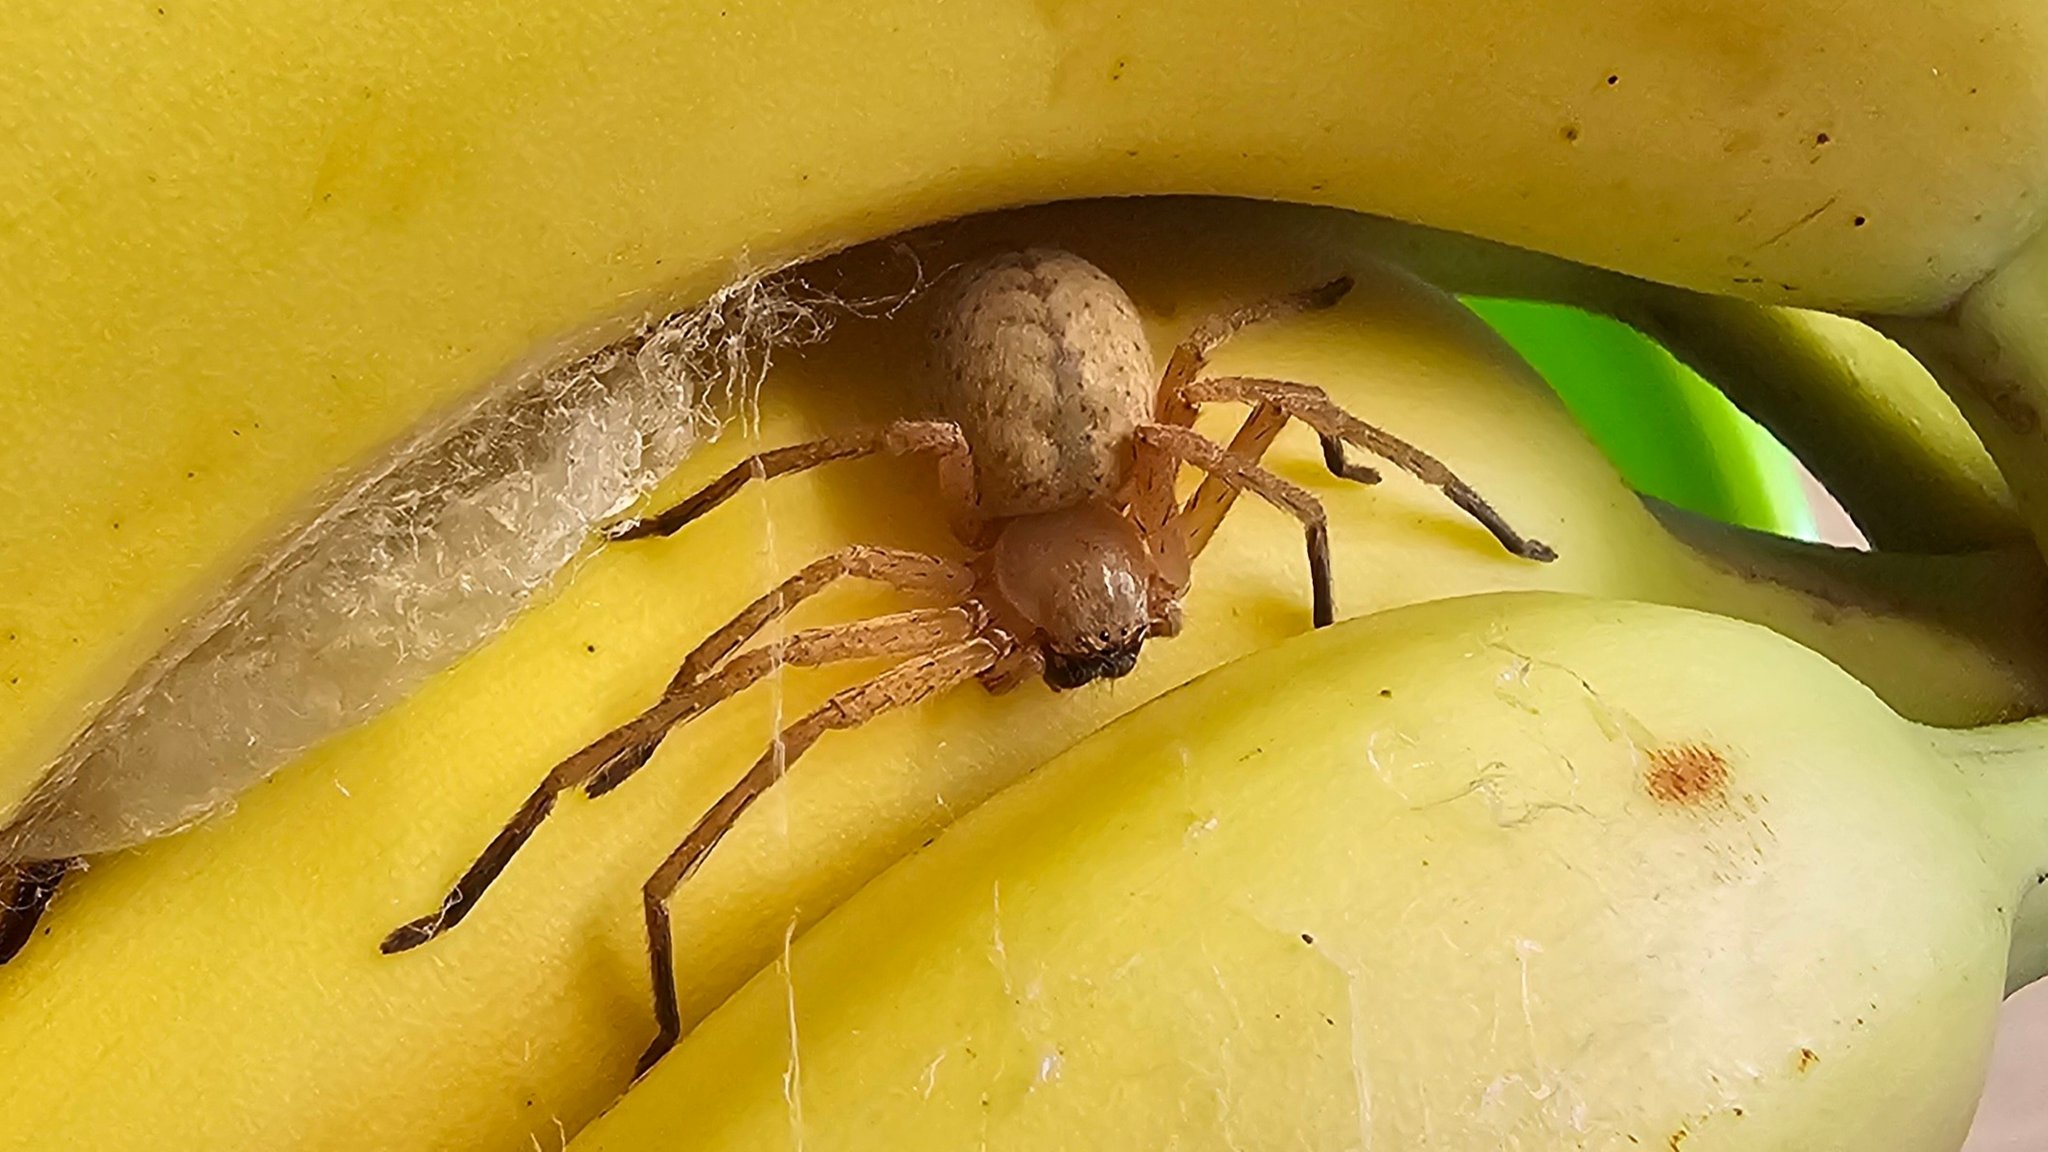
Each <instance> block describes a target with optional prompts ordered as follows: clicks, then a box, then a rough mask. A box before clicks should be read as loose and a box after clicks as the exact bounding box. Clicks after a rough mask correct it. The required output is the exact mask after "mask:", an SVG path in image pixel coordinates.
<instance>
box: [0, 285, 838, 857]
mask: <svg viewBox="0 0 2048 1152" xmlns="http://www.w3.org/2000/svg"><path fill="white" fill-rule="evenodd" d="M828 326H829V320H828V318H827V316H826V313H825V311H824V310H823V309H821V308H820V307H819V306H818V305H817V304H816V303H815V302H812V303H806V302H804V301H801V300H799V299H798V298H797V297H796V296H795V295H794V294H792V292H791V291H790V290H789V286H788V285H786V284H779V283H776V282H774V281H771V280H764V279H761V278H749V279H745V280H741V281H739V282H737V283H735V284H734V285H732V286H730V287H728V288H727V289H725V290H724V291H722V292H720V293H719V294H717V295H716V296H713V297H712V298H711V299H710V300H709V301H708V302H707V303H706V304H704V305H703V306H702V307H699V308H696V309H692V310H689V311H684V312H678V313H672V314H670V315H668V316H666V317H663V318H660V319H658V320H653V321H650V322H648V323H645V324H643V325H641V326H640V327H639V328H638V330H636V331H635V332H633V333H632V334H631V335H629V336H627V337H625V338H623V339H620V340H617V341H614V342H612V343H611V344H609V345H607V346H605V347H604V348H602V349H600V350H598V351H597V352H594V353H591V354H588V355H584V356H581V357H578V358H575V359H573V360H569V361H567V362H563V363H557V364H555V365H553V366H550V367H545V368H541V369H537V370H531V371H525V372H520V373H515V374H513V375H510V376H508V377H506V378H505V379H503V380H502V381H501V382H500V383H499V384H498V385H496V386H495V387H492V388H490V389H488V390H487V391H486V392H485V393H484V394H483V395H482V396H480V397H479V398H478V399H476V400H475V401H473V402H471V403H469V404H467V405H466V406H464V407H463V408H462V409H460V410H459V411H456V412H454V413H452V414H451V415H449V416H448V417H446V418H444V419H442V420H440V421H439V422H437V423H435V424H434V425H432V426H431V427H428V428H427V429H425V430H424V431H421V432H419V433H417V434H416V435H414V436H412V437H411V438H410V439H408V440H407V441H405V442H403V443H401V444H399V445H398V446H396V447H395V448H393V449H392V450H390V451H389V452H387V453H386V454H385V455H384V456H383V457H382V458H381V459H379V460H378V461H376V462H375V463H373V464H372V465H371V466H370V467H368V468H366V469H364V470H362V471H360V472H358V473H356V474H355V475H354V476H352V477H350V478H348V479H347V480H346V481H345V482H344V483H343V484H342V485H341V486H340V487H339V489H338V492H337V494H336V495H334V496H332V497H331V498H329V499H327V500H325V501H323V502H322V504H321V506H320V507H319V508H318V510H317V511H315V512H314V513H313V514H312V515H311V516H309V517H308V518H306V519H304V520H302V521H301V522H300V523H299V524H298V526H297V527H296V528H295V529H294V530H293V531H291V532H290V533H289V534H287V535H285V536H283V537H282V538H281V539H279V540H278V542H277V543H276V545H275V546H274V547H272V548H270V549H268V550H267V551H266V552H265V554H264V555H262V556H261V557H259V558H257V559H256V560H255V561H254V562H253V563H252V564H250V565H249V566H248V567H247V568H245V569H244V571H243V573H242V575H241V576H239V577H238V578H237V579H236V580H235V581H234V582H233V583H232V584H231V585H230V587H229V588H228V589H227V591H226V592H225V593H223V594H222V595H221V596H220V597H219V598H218V599H216V600H215V601H214V603H213V604H212V605H211V607H210V608H208V609H207V610H205V611H203V612H202V613H200V614H199V615H198V616H196V617H195V618H194V619H193V620H192V621H191V622H190V623H189V624H187V625H186V626H185V627H184V628H183V629H182V630H181V631H180V633H179V634H178V635H177V636H176V637H174V638H173V640H172V641H171V642H170V643H169V644H168V645H167V646H166V647H165V648H164V649H163V650H162V651H161V652H159V653H158V654H157V656H156V657H155V658H154V659H152V660H151V661H150V662H149V663H148V664H147V665H145V666H144V667H143V668H142V669H141V670H140V671H139V672H137V674H136V675H135V676H134V677H132V678H131V679H130V680H129V682H128V683H127V685H126V686H125V687H124V688H123V689H122V690H121V691H120V693H118V694H117V695H116V696H115V697H114V698H113V699H112V700H110V701H109V702H108V703H107V704H106V705H105V706H104V707H103V708H101V710H100V711H99V712H98V714H97V715H96V716H95V717H94V719H93V720H92V721H91V722H90V723H89V724H88V725H87V726H86V727H85V729H84V730H83V731H82V732H81V733H80V734H79V735H78V736H77V738H76V739H74V740H73V741H72V743H71V744H70V745H69V746H68V747H67V748H66V749H65V751H64V752H63V753H62V754H61V755H60V756H59V757H58V759H57V760H56V762H55V763H53V764H52V765H51V767H50V770H49V772H48V773H47V774H46V776H45V777H44V779H43V781H42V783H41V784H40V785H39V786H38V788H37V790H36V792H35V793H34V794H33V795H32V796H31V797H30V798H29V800H28V801H27V802H26V803H25V804H24V805H23V807H22V809H21V811H20V813H19V814H18V815H17V816H16V818H15V819H14V820H13V822H12V823H11V824H10V825H9V826H8V827H7V828H6V830H5V831H4V832H0V862H16V861H28V860H39V859H50V858H62V857H69V856H82V855H92V854H94V853H99V852H106V851H111V850H113V849H118V848H123V847H127V846H129V845H132V844H136V843H139V842H141V841H143V840H147V839H149V838H151V837H153V836H157V835H161V834H163V833H165V832H168V831H173V830H176V829H178V828H181V827H183V826H185V825H188V824H191V823H192V822H194V821H196V820H198V819H200V818H201V817H203V816H206V815H208V814H209V813H211V812H214V811H216V810H218V809H220V808H222V807H223V806H225V805H226V804H228V803H229V802H230V801H231V800H232V799H233V798H234V797H235V795H236V794H237V793H239V792H241V791H242V790H243V789H245V788H247V787H249V786H250V785H252V784H254V783H256V782H257V781H259V780H261V779H262V778H263V777H265V776H267V775H269V774H270V773H271V772H273V771H275V770H276V769H277V768H279V767H280V766H282V765H283V764H285V763H287V762H288V761H290V760H291V759H293V758H294V757H296V756H298V755H300V754H301V753H303V752H305V751H307V750H308V749H310V748H311V747H313V746H314V745H315V744H317V743H319V742H320V741H322V740H323V739H325V738H327V737H328V736H330V735H332V734H334V733H336V732H338V731H341V730H343V729H345V728H348V727H351V726H353V725H356V724H360V723H362V722H363V721H364V720H367V719H369V718H370V717H372V716H374V715H376V714H377V713H378V712H380V711H382V710H383V709H385V708H387V707H389V706H391V705H392V704H394V703H396V702H397V701H399V700H401V699H403V698H404V697H405V696H406V695H407V694H409V693H410V692H412V691H413V690H414V689H416V688H417V687H419V685H420V684H421V683H423V682H424V681H425V680H426V679H427V678H428V677H430V676H432V675H434V674H435V673H436V672H438V671H440V670H441V669H443V668H446V667H447V666H449V665H450V664H452V663H454V661H455V660H456V659H458V658H459V657H461V656H462V655H464V654H465V653H468V652H469V651H471V650H473V649H474V648H476V647H477V646H478V645H479V644H481V643H482V642H483V641H484V640H486V639H487V638H489V637H490V636H491V635H493V634H494V633H495V632H497V631H498V630H499V629H500V628H501V627H503V626H504V625H505V623H506V622H507V621H509V620H510V619H511V618H512V617H513V616H514V615H515V614H516V613H517V612H518V611H519V610H520V609H521V607H523V606H524V605H525V604H526V603H527V602H528V600H529V599H531V598H532V597H533V596H534V595H535V594H536V593H537V592H539V591H540V590H541V589H542V588H543V587H545V586H546V585H547V584H548V582H549V581H550V580H551V579H552V578H553V577H554V576H555V575H556V574H557V573H559V572H560V571H561V570H562V569H563V568H564V567H565V566H567V565H568V564H569V563H570V562H571V561H572V560H574V559H575V558H576V557H577V556H578V554H579V553H581V552H582V551H583V549H584V547H585V546H586V545H587V544H588V543H589V542H590V540H591V536H592V529H593V528H594V527H595V526H596V525H597V524H599V523H600V522H602V521H603V520H605V519H607V518H609V517H611V516H613V515H615V514H617V513H618V512H620V511H621V510H623V509H624V508H626V507H627V506H628V505H630V504H631V503H632V502H633V501H634V500H636V499H638V498H639V497H640V496H642V495H644V494H645V493H646V492H647V491H648V490H649V489H651V488H652V487H653V486H654V484H655V483H656V482H657V481H659V480H660V479H661V477H662V476H664V475H665V474H667V473H668V472H670V471H671V470H673V469H674V467H675V466H676V465H677V464H678V463H679V462H680V461H682V460H683V459H684V457H685V456H687V455H688V453H689V451H690V448H691V446H692V445H693V444H694V443H695V441H696V440H697V438H698V436H699V435H700V434H703V433H705V432H706V431H707V430H709V429H710V428H711V427H713V426H714V425H713V418H712V409H713V407H714V406H715V405H716V406H722V405H718V404H717V402H718V401H719V400H721V399H725V400H730V399H731V398H733V397H735V396H741V395H744V394H745V393H747V392H749V391H751V389H752V388H754V387H756V386H757V385H758V383H759V380H760V378H761V375H762V374H763V373H764V372H765V371H766V366H767V357H768V351H769V349H770V348H772V347H776V346H786V345H792V344H801V343H808V342H810V341H813V340H816V339H818V338H820V337H822V336H823V334H824V332H825V331H826V329H827V327H828Z"/></svg>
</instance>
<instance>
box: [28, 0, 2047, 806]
mask: <svg viewBox="0 0 2048 1152" xmlns="http://www.w3.org/2000/svg"><path fill="white" fill-rule="evenodd" d="M1447 30H1454V31H1447ZM2044 37H2048V9H2044V8H2043V7H2042V6H2041V5H2039V4H2038V3H2035V2H2033V0H1989V2H1987V0H1948V2H1945V3H1938V4H1922V5H1904V4H1891V5H1878V6H1869V5H1864V6H1846V7H1845V6H1843V5H1841V4H1838V3H1834V2H1833V0H1787V2H1783V3H1774V4H1770V5H1759V4H1756V3H1754V2H1751V0H1711V2H1707V3H1698V2H1693V0H1669V2H1659V3H1652V4H1608V3H1588V4H1582V5H1578V6H1576V7H1573V8H1571V9H1569V10H1568V14H1567V10H1560V9H1558V8H1556V7H1555V6H1553V5H1532V4H1520V5H1503V4H1500V3H1497V2H1495V0H1459V2H1458V3H1453V4H1432V5H1415V4H1407V3H1395V2H1392V0H1373V2H1371V3H1366V4H1354V3H1339V2H1335V0H1324V2H1319V3H1310V4H1299V5H1289V6H1285V7H1282V8H1279V9H1275V10H1272V11H1259V12H1253V11H1252V10H1251V9H1249V8H1247V6H1246V5H1244V4H1243V3H1241V2H1238V0H1228V2H1225V0H1201V2H1197V3H1177V4H1163V3H1152V4H1136V3H1122V4H1100V3H1071V2H1065V0H1060V2H1054V0H1033V2H1023V0H986V2H982V3H974V4H958V5H946V6H933V5H928V4H916V3H908V2H901V0H897V2H880V3H861V4H842V3H824V2H819V0H811V2H796V0H788V2H781V3H745V4H739V3H731V4H726V3H719V2H714V0H698V2H693V3H685V4H676V5H655V4H649V3H645V2H644V0H595V2H591V0H576V2H574V3H568V2H562V0H555V2H549V3H532V4H520V5H516V6H512V7H507V6H504V5H501V4H496V3H484V2H481V0H456V2H452V3H447V4H439V5H434V6H432V7H430V8H420V7H418V6H398V7H374V6H371V7H365V6H356V7H353V8H350V9H348V10H347V12H346V13H345V14H344V13H340V12H337V11H333V10H328V9H325V8H320V7H308V6H305V5H298V4H291V3H283V2H280V0H233V2H230V3H225V4H211V5H204V6H201V5H188V4H184V3H179V2H176V0H171V2H167V3H163V4H147V3H145V4H122V5H115V4H108V3H71V2H68V0H30V2H28V3H23V4H18V5H14V6H11V7H10V9H9V11H8V12H7V14H6V15H5V17H4V19H0V41H4V42H5V43H6V44H7V45H8V49H9V54H10V56H11V57H12V58H13V59H15V60H18V61H23V62H27V63H24V65H23V66H22V67H20V68H17V69H14V70H12V71H11V72H10V73H9V75H8V76H7V77H6V78H5V79H0V108H4V110H5V111H4V120H0V123H4V125H5V127H6V129H7V130H6V131H4V132H0V173H5V175H4V176H0V285H4V286H5V291H0V363H4V364H6V365H7V371H8V383H7V387H6V388H5V389H4V390H0V458H5V459H6V460H7V461H8V462H9V469H10V477H11V481H10V488H11V490H10V493H9V495H10V497H11V499H10V502H9V516H8V517H7V518H6V521H5V523H4V524H0V588H5V589H7V590H8V596H9V599H8V601H7V609H8V611H7V619H6V621H5V629H6V630H5V633H4V634H0V636H4V643H5V645H6V647H5V648H4V649H0V651H4V652H5V660H6V662H7V667H6V672H7V675H6V677H5V678H4V679H5V683H4V684H0V690H4V692H5V694H6V696H5V699H6V700H7V707H5V708H0V747H4V748H5V749H6V750H7V751H8V753H9V761H8V766H7V768H6V770H5V773H4V779H5V780H6V787H5V788H0V808H11V807H12V805H13V803H14V802H15V801H16V800H18V799H19V796H20V794H21V792H22V791H23V790H24V789H25V787H26V786H27V783H28V779H27V774H28V773H30V772H31V771H32V770H33V769H34V768H36V767H38V766H40V765H41V764H43V763H46V762H47V761H48V759H49V758H50V756H51V755H53V754H54V753H55V752H56V751H57V750H58V749H59V748H60V747H61V746H62V744H63V743H64V742H65V740H66V739H68V738H69V736H70V735H71V734H72V732H73V731H75V729H76V728H77V727H78V725H79V724H81V723H82V722H83V721H84V720H85V719H86V718H87V716H88V715H89V714H90V709H91V707H92V705H93V703H94V702H95V701H97V700H99V699H101V698H104V697H105V696H106V695H107V694H108V693H109V692H111V691H112V690H113V689H114V688H115V687H116V686H117V685H118V684H119V683H120V681H121V680H122V679H123V678H125V676H126V675H127V674H128V672H129V671H130V670H131V669H132V668H134V667H135V666H136V664H138V663H139V662H140V661H141V660H142V659H143V657H145V656H146V655H147V654H148V653H149V652H151V651H153V650H154V649H155V648H156V646H157V644H158V643H159V642H160V641H161V640H162V638H163V636H164V635H165V634H166V632H167V631H168V630H169V629H170V628H171V627H172V626H173V625H175V623H176V622H178V621H179V620H181V619H183V618H184V617H185V616H186V614H187V613H189V612H190V610H191V609H192V608H193V606H194V602H193V595H194V594H195V593H196V592H197V591H199V590H202V589H205V588H207V587H209V586H210V585H211V583H212V582H213V580H215V579H216V578H218V577H219V576H220V575H221V573H222V571H223V570H224V569H225V568H227V567H230V566H232V564H233V563H234V562H235V561H236V560H238V559H239V558H240V550H241V549H242V548H243V547H244V546H245V545H247V544H249V543H250V542H251V541H253V540H255V539H257V538H259V537H260V534H261V533H262V531H263V530H264V529H265V528H266V527H267V526H268V525H269V524H271V523H272V522H273V521H274V520H275V519H276V518H278V517H279V516H281V515H283V514H284V513H285V512H287V511H288V510H291V509H294V508H296V507H298V506H300V505H301V503H302V502H303V501H304V500H305V499H306V498H307V497H308V496H309V494H311V493H312V492H313V491H314V490H315V489H316V488H317V487H318V486H319V485H320V484H321V483H322V482H324V481H326V480H327V479H329V478H330V477H331V476H332V475H333V474H334V473H335V470H336V469H338V468H340V467H342V466H344V465H346V464H348V463H350V462H352V461H355V460H359V459H360V458H361V457H362V456H363V455H364V454H365V453H367V452H369V451H370V450H372V449H373V448H374V447H375V446H377V445H380V444H382V443H384V442H386V441H388V440H390V439H391V438H392V437H394V436H396V435H397V434H399V433H400V432H401V431H402V430H404V429H406V428H407V427H409V426H411V425H412V424H413V423H414V421H416V420H417V419H418V418H419V417H420V416H421V415H422V414H423V413H424V412H426V411H428V410H430V409H432V408H433V407H435V406H436V405H438V404H440V403H442V402H444V401H447V400H449V399H450V398H452V397H454V396H457V395H460V394H462V393H465V392H467V391H468V390H470V389H471V388H473V387H474V386H475V385H476V383H477V382H478V381H479V380H482V379H485V378H486V377H488V376H489V375H490V374H491V373H493V372H495V371H497V370H499V369H500V368H502V367H503V366H504V365H506V364H508V363H510V362H513V361H515V360H518V359H520V358H522V357H523V356H525V355H526V354H528V353H529V352H530V351H531V350H532V349H533V347H534V346H535V345H536V344H537V343H540V342H545V341H548V340H552V339H555V338H558V337H560V336H562V335H563V334H565V333H568V332H572V331H574V330H577V329H579V328H580V327H582V326H583V325H586V324H591V323H597V322H599V321H601V320H604V319H607V318H610V317H614V316H615V315H616V314H617V313H618V311H619V310H620V308H621V307H622V302H624V303H625V306H631V305H632V304H633V303H634V302H636V301H639V300H642V299H645V298H646V297H647V296H648V294H650V293H653V292H656V291H658V290H659V291H667V292H671V293H673V295H674V297H675V298H679V299H685V300H687V299H695V298H701V296H702V295H703V294H704V293H706V292H708V291H709V290H710V289H712V288H713V287H715V286H716V285H717V284H719V283H722V282H723V281H725V280H726V279H727V278H728V277H730V276H731V275H732V274H733V273H734V271H735V270H736V267H735V266H736V264H740V263H749V264H752V265H755V266H758V265H762V264H772V263H776V262H779V261H781V260H784V259H788V258H792V257H795V256H798V255H802V254H808V253H811V252H813V251H816V250H818V249H821V248H834V247H838V246H842V245H845V244H847V243H850V242H852V241H855V240H858V239H861V238H865V237H873V236H878V235H882V234H886V233H889V232H892V231H895V230H897V229H899V228H902V227H905V226H909V225H913V224H919V223H924V222H928V221H931V220H934V219H938V218H942V217H946V216H951V215H956V214H962V213H966V212H970V211H975V210H979V209H985V208H990V207H995V206H1000V205H1007V204H1016V203H1021V202H1026V201H1033V200H1042V199H1051V198H1061V197H1074V196H1081V195H1090V194H1129V193H1140V192H1168V191H1204V192H1226V193H1234V194H1241V195H1247V196H1254V197H1265V198H1280V199H1293V200H1304V201H1315V202H1322V203H1327V204H1333V205H1340V206H1345V207H1350V208H1355V209H1362V210H1368V211H1374V212H1378V213H1381V214H1385V215H1389V216H1394V217H1401V218H1406V219H1412V220H1418V221H1422V222H1426V223H1431V224H1435V225H1439V226H1442V227H1446V228H1451V229H1456V230H1460V231H1465V232H1469V233H1472V234H1475V235H1482V236H1488V237H1492V238H1495V239H1500V240H1505V241H1511V242H1515V243H1520V244H1523V245H1527V246H1530V247H1536V248H1541V249H1545V250H1548V251H1552V252H1555V253H1558V254H1561V255H1564V256H1568V257H1571V258H1574V259H1577V260H1581V261H1585V262H1588V263H1593V264H1600V265H1603V266H1610V267H1614V268H1618V269H1621V270H1624V271H1628V272H1631V273H1634V274H1638V275H1641V276H1645V277H1649V278H1652V279H1657V280H1663V281H1669V282H1673V283H1678V284H1683V285H1687V286H1690V287H1694V288H1699V289H1704V290H1725V291H1731V292H1735V293H1737V294H1741V295H1746V296H1749V297H1751V298H1755V299H1762V300H1767V301H1785V302H1794V303H1804V304H1811V305H1822V306H1840V307H1857V308H1864V309H1873V310H1926V309H1934V308H1937V307H1939V306H1941V305H1942V304H1944V303H1946V302H1947V301H1949V300H1951V299H1953V298H1954V297H1955V295H1956V294H1957V293H1958V292H1960V291H1961V290H1962V289H1963V288H1964V287H1965V286H1967V285H1968V284H1970V283H1972V282H1974V281H1976V280H1977V279H1979V278H1980V277H1982V276H1983V275H1984V274H1985V273H1987V272H1988V271H1990V270H1991V269H1993V268H1994V267H1996V266H1997V265H1998V263H1999V262H2000V261H2001V260H2002V259H2003V258H2004V257H2005V255H2006V254H2007V253H2008V252H2010V251H2011V250H2012V249H2013V248H2014V247H2015V246H2017V245H2018V244H2019V243H2020V242H2021V241H2022V240H2023V239H2024V238H2025V237H2026V236H2027V235H2028V234H2029V233H2030V232H2032V231H2033V229H2034V227H2035V224H2036V222H2037V217H2038V203H2039V198H2038V197H2037V196H2036V195H2035V190H2036V189H2037V188H2039V187H2041V186H2042V184H2043V177H2044V175H2048V88H2044V87H2043V86H2042V85H2040V84H2039V83H2038V81H2037V77H2038V69H2039V59H2040V44H2041V42H2042V40H2043V38H2044ZM1923 156H1939V157H1940V158H1941V161H1940V163H1938V164H1934V163H1918V164H1916V163H1902V162H1901V160H1902V158H1906V157H1923ZM1859 219H1860V220H1862V221H1863V223H1862V225H1861V226H1859V225H1858V224H1857V221H1858V220H1859Z"/></svg>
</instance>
